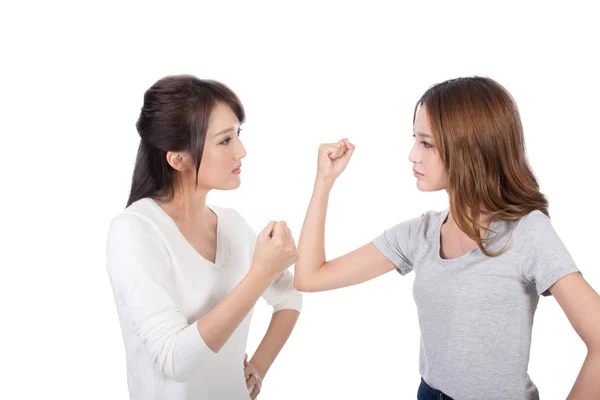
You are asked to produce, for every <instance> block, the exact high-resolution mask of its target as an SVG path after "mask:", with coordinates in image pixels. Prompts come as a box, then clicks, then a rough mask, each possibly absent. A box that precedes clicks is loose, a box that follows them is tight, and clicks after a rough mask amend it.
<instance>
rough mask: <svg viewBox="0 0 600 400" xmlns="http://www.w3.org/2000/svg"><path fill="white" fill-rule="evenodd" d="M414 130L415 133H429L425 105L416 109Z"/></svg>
mask: <svg viewBox="0 0 600 400" xmlns="http://www.w3.org/2000/svg"><path fill="white" fill-rule="evenodd" d="M414 128H415V131H421V132H424V133H429V117H428V114H427V107H425V105H421V106H419V108H418V109H417V116H416V117H415V126H414Z"/></svg>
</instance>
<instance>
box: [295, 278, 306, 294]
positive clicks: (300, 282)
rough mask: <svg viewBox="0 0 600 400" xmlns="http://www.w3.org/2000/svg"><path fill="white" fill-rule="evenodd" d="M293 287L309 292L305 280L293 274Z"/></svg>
mask: <svg viewBox="0 0 600 400" xmlns="http://www.w3.org/2000/svg"><path fill="white" fill-rule="evenodd" d="M294 289H296V290H297V291H299V292H310V286H309V285H307V284H306V281H305V280H302V279H299V278H298V276H294Z"/></svg>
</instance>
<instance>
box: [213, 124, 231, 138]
mask: <svg viewBox="0 0 600 400" xmlns="http://www.w3.org/2000/svg"><path fill="white" fill-rule="evenodd" d="M234 131H235V126H232V127H231V128H227V129H223V130H222V131H221V132H219V133H217V134H215V135H214V136H213V137H217V136H221V135H224V134H226V133H230V132H234Z"/></svg>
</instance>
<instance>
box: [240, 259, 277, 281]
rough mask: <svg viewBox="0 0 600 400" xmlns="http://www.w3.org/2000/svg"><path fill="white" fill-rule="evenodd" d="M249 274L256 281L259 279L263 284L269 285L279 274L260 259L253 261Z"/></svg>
mask: <svg viewBox="0 0 600 400" xmlns="http://www.w3.org/2000/svg"><path fill="white" fill-rule="evenodd" d="M247 276H249V277H250V278H252V279H253V280H254V281H259V282H260V283H262V284H263V285H265V284H266V285H267V286H268V285H270V284H271V282H273V280H274V279H275V278H277V274H276V273H275V272H272V271H271V268H268V267H266V266H265V265H264V263H262V262H260V261H257V262H254V261H253V262H252V265H251V266H250V271H248V275H247Z"/></svg>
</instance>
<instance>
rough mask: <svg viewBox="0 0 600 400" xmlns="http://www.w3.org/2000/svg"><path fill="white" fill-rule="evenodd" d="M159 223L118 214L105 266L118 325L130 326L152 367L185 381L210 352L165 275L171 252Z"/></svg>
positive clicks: (168, 266) (209, 356) (207, 357)
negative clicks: (117, 313)
mask: <svg viewBox="0 0 600 400" xmlns="http://www.w3.org/2000/svg"><path fill="white" fill-rule="evenodd" d="M158 232H159V231H158V228H157V227H156V226H154V225H153V224H152V223H151V222H150V221H146V220H145V218H144V217H142V216H137V215H135V214H129V215H128V214H122V215H121V216H119V217H117V218H115V219H114V220H113V221H112V222H111V225H110V229H109V233H108V238H107V269H108V274H109V278H110V282H111V285H112V288H113V292H114V296H115V300H116V302H117V308H119V310H120V313H121V314H122V316H123V317H124V322H123V323H124V324H128V325H129V326H125V327H124V328H123V329H131V330H132V331H133V332H134V334H135V335H137V337H138V338H139V340H140V342H141V343H142V344H143V346H144V347H145V348H146V351H147V352H148V355H149V357H150V359H151V360H152V362H153V363H154V366H155V369H156V370H157V371H159V372H160V373H162V374H163V375H164V376H165V377H167V378H169V379H173V380H176V381H185V380H186V379H187V377H188V376H189V374H190V373H191V372H193V371H194V370H195V369H197V367H198V365H199V364H201V363H205V362H207V361H209V360H210V359H211V358H213V357H215V356H216V354H217V353H215V352H213V351H212V350H211V349H210V348H209V347H208V346H207V345H206V343H205V342H204V340H203V339H202V337H201V336H200V333H199V332H198V328H197V324H196V323H195V322H194V323H192V324H190V323H189V322H188V321H187V319H186V318H185V316H184V315H183V314H182V313H181V310H180V306H179V304H178V302H177V296H176V293H175V290H174V287H173V282H172V280H171V276H170V273H171V272H170V258H169V256H168V254H167V251H166V247H165V245H164V242H163V241H162V240H161V237H160V235H159V233H158Z"/></svg>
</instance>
